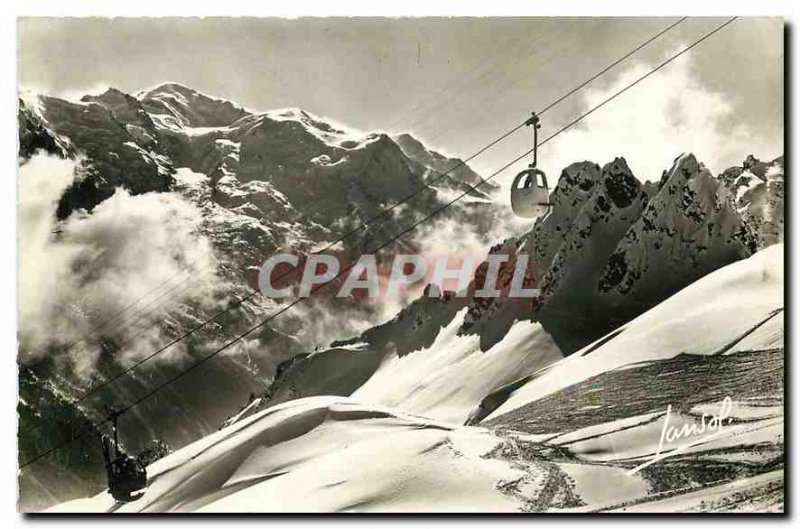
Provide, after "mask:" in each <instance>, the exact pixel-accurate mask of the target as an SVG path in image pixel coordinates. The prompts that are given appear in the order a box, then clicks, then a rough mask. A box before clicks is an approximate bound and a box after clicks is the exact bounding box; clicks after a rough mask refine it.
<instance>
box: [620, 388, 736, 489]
mask: <svg viewBox="0 0 800 529" xmlns="http://www.w3.org/2000/svg"><path fill="white" fill-rule="evenodd" d="M732 409H733V400H732V399H731V398H730V397H725V398H724V399H723V400H722V402H720V405H719V411H718V412H717V413H711V414H709V413H703V414H702V415H701V416H700V423H699V424H698V423H696V422H691V423H683V424H682V425H681V426H680V427H677V426H674V425H672V424H670V417H671V415H672V405H671V404H669V405H667V413H666V415H664V426H662V428H661V437H660V438H659V440H658V448H657V449H656V453H655V454H654V455H653V457H652V458H650V460H649V461H646V462H645V463H642V464H641V465H639V466H638V467H636V468H633V469H631V470H629V471H628V474H629V475H630V474H634V473H636V472H638V471H640V470H642V469H643V468H646V467H649V466H650V465H652V464H653V463H655V462H657V461H660V460H662V459H666V458H667V457H670V456H673V455H676V454H678V453H680V452H683V451H684V450H686V449H687V448H690V447H692V446H694V445H697V444H700V443H704V442H706V441H710V440H711V439H713V438H714V437H718V436H719V435H721V434H722V433H723V432H724V431H725V426H726V425H728V424H730V423H731V421H732V419H731V418H730V415H731V411H732ZM682 439H685V440H687V441H686V442H685V443H684V444H682V445H680V446H678V447H676V448H674V449H672V450H669V451H668V452H663V449H664V443H665V442H666V443H667V444H672V443H675V442H677V441H680V440H682Z"/></svg>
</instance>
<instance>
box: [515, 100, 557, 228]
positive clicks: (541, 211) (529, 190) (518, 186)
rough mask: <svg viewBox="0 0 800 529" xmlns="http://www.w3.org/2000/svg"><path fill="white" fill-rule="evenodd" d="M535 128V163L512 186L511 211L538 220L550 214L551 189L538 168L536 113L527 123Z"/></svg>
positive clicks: (537, 123) (542, 172)
mask: <svg viewBox="0 0 800 529" xmlns="http://www.w3.org/2000/svg"><path fill="white" fill-rule="evenodd" d="M525 125H528V126H533V162H532V163H531V164H530V165H529V166H528V168H527V169H525V170H523V171H522V172H520V173H519V174H518V175H517V176H516V177H515V178H514V182H513V183H512V184H511V209H512V210H513V211H514V214H515V215H517V216H518V217H523V218H526V219H538V218H539V217H543V216H545V215H547V213H549V212H550V206H551V203H550V189H549V188H548V187H547V176H546V175H545V174H544V171H542V170H541V169H537V167H536V151H537V147H538V140H539V134H538V130H539V128H540V127H541V125H539V116H537V115H536V113H533V115H532V116H531V117H530V118H529V119H528V121H526V122H525Z"/></svg>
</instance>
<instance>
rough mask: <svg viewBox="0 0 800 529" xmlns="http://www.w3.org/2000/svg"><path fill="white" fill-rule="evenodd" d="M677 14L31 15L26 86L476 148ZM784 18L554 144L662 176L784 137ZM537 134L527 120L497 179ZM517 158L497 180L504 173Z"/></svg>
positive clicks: (676, 37)
mask: <svg viewBox="0 0 800 529" xmlns="http://www.w3.org/2000/svg"><path fill="white" fill-rule="evenodd" d="M676 20H677V18H591V17H588V18H299V19H279V18H139V19H122V18H114V19H102V18H84V19H77V18H72V19H69V18H63V19H57V18H36V19H34V18H23V19H20V21H19V24H18V29H19V37H18V39H19V40H18V43H19V47H18V58H19V61H18V66H19V69H18V79H19V86H20V88H22V89H26V90H32V91H35V92H39V93H45V94H49V95H55V96H60V97H65V98H78V97H80V95H82V94H85V93H98V92H101V91H103V90H104V89H105V88H107V87H109V86H113V87H115V88H118V89H120V90H123V91H125V92H128V93H136V92H138V91H140V90H143V89H145V88H148V87H152V86H154V85H157V84H160V83H163V82H168V81H169V82H179V83H181V84H184V85H187V86H190V87H192V88H194V89H196V90H198V91H200V92H204V93H207V94H211V95H216V96H219V97H223V98H226V99H230V100H232V101H234V102H236V103H238V104H240V105H242V106H244V107H245V108H248V109H251V110H255V111H265V110H270V109H275V108H283V107H299V108H303V109H305V110H307V111H309V112H312V113H315V114H318V115H321V116H326V117H329V118H332V119H334V120H336V121H338V122H340V123H342V124H346V125H348V126H351V127H354V128H357V129H361V130H364V131H373V130H385V131H389V132H402V131H409V132H411V133H412V134H414V135H415V136H417V137H419V138H420V139H422V140H423V141H424V142H425V143H426V144H427V145H428V146H429V147H433V148H435V149H437V150H441V151H443V152H445V153H447V154H449V155H453V156H458V157H462V158H464V157H467V156H469V155H470V154H472V153H474V152H475V151H477V150H478V149H480V148H481V147H483V146H484V145H486V144H487V143H489V142H490V141H492V140H493V139H495V138H496V137H498V136H500V135H501V134H503V133H504V132H506V131H507V130H509V129H511V128H513V127H514V126H515V125H517V124H519V123H520V122H522V121H524V120H525V119H526V118H527V116H528V115H529V114H530V112H531V111H532V110H537V109H541V108H543V107H544V106H546V105H547V104H548V103H550V102H551V101H553V100H555V99H557V98H558V97H560V96H561V95H562V94H564V93H566V92H568V91H569V90H570V89H572V88H573V87H575V86H577V85H579V84H580V83H581V82H582V81H583V80H585V79H586V78H588V77H590V76H591V75H593V74H594V73H596V72H598V71H600V70H602V69H603V68H605V67H606V66H607V65H609V64H610V63H612V62H613V61H615V60H616V59H617V58H619V57H620V56H622V55H624V54H626V53H627V52H629V51H630V50H632V49H633V48H635V47H636V46H638V45H639V44H640V43H642V42H644V41H645V40H647V39H648V38H649V37H651V36H652V35H654V34H656V33H658V32H659V31H661V30H662V29H664V28H666V27H667V26H668V25H670V24H671V23H672V22H674V21H676ZM724 20H725V19H722V18H690V19H688V20H686V21H684V22H683V23H681V24H680V25H679V26H677V27H676V28H675V29H673V30H671V31H670V32H668V33H667V34H665V35H664V36H662V37H660V38H659V39H657V40H656V41H655V42H653V43H652V44H651V45H649V46H647V47H646V48H645V49H643V50H641V51H640V52H637V53H636V54H635V55H634V56H633V57H631V58H630V59H628V60H626V61H624V62H623V63H622V64H620V65H619V66H618V67H616V68H614V69H613V70H611V71H610V72H608V73H607V74H605V75H603V76H602V77H601V78H600V79H598V80H596V81H594V82H592V83H591V84H590V85H589V86H588V87H587V88H586V89H583V90H581V91H580V92H578V93H576V94H574V95H573V96H571V97H570V98H568V99H567V100H565V101H564V102H563V103H561V104H559V105H557V106H556V107H554V108H553V109H552V110H549V111H548V112H546V113H544V114H543V115H542V124H543V127H542V129H541V134H542V137H546V136H548V135H549V134H551V133H552V132H554V131H556V130H558V129H559V128H561V127H562V126H564V125H565V124H567V123H569V122H570V121H572V120H573V119H575V118H576V117H578V116H579V115H581V113H582V112H585V111H586V110H587V109H589V108H591V107H592V106H593V105H594V104H597V103H599V102H601V101H603V100H605V99H606V98H608V97H609V96H610V95H612V94H613V93H615V92H616V91H617V90H619V89H620V88H623V87H624V86H625V85H626V84H627V83H629V82H631V81H633V80H635V79H636V78H637V77H638V76H640V75H642V74H644V73H646V72H647V71H649V69H651V68H652V67H653V66H655V65H657V64H658V63H660V62H661V61H663V60H664V59H665V58H667V57H668V56H669V55H671V54H674V53H675V52H677V51H679V50H680V49H682V48H683V47H685V46H686V45H688V44H690V43H691V42H693V41H694V40H696V39H697V38H699V37H700V36H702V35H703V34H704V33H706V32H708V31H710V30H711V29H713V28H714V27H716V26H718V25H719V24H721V23H722V22H723V21H724ZM783 38H784V32H783V21H782V20H781V19H778V18H740V19H738V20H736V21H735V22H733V23H732V24H731V25H730V26H728V27H727V28H725V29H723V30H722V31H720V32H719V33H717V34H716V35H714V36H713V37H711V38H709V39H708V40H706V41H705V42H703V43H701V44H700V45H699V46H697V47H696V48H695V49H694V50H692V51H691V52H689V53H687V54H685V55H683V56H682V57H681V58H680V59H678V60H676V61H674V62H673V63H672V64H670V65H669V66H667V67H665V68H664V69H662V70H660V71H659V72H658V74H656V75H653V76H651V77H649V78H648V79H647V80H646V81H644V82H642V83H640V84H638V85H637V86H636V87H635V88H633V89H631V90H630V91H627V92H626V93H625V94H623V95H622V96H620V97H619V98H617V99H615V100H614V101H613V102H611V103H610V104H608V105H606V106H604V107H603V108H602V109H600V110H598V111H597V112H595V113H593V114H592V115H591V116H590V117H588V118H587V119H585V120H583V121H581V122H580V123H579V124H578V125H577V126H576V127H573V128H572V129H570V130H569V131H567V132H565V133H563V134H561V135H559V136H558V137H557V138H555V139H553V140H552V141H551V142H549V143H548V144H547V145H544V146H542V148H541V152H540V166H542V167H543V168H544V169H545V170H546V171H547V172H548V174H550V175H551V178H552V179H553V180H554V179H555V176H557V175H558V173H559V172H560V170H561V169H562V168H563V167H564V166H565V165H567V164H569V163H571V162H574V161H582V160H585V159H588V160H591V161H594V162H597V163H600V164H601V165H602V164H604V163H607V162H610V161H611V160H613V159H614V158H615V157H616V156H624V157H625V158H626V159H627V160H628V162H629V165H630V166H631V168H632V169H633V171H634V173H635V174H636V176H637V177H639V178H640V179H642V180H657V179H658V178H659V177H660V175H661V171H663V170H664V169H667V168H669V165H670V164H671V162H672V160H673V159H674V158H675V157H677V156H678V155H680V154H681V153H682V152H685V151H691V152H694V153H695V154H696V155H697V156H698V158H699V159H700V160H701V161H703V162H704V163H705V164H706V165H707V166H708V167H709V169H711V170H712V172H714V173H715V174H716V173H718V172H720V171H722V170H723V169H724V168H726V167H728V166H730V165H734V164H739V163H741V161H742V160H743V159H744V158H745V157H746V156H747V155H748V154H750V153H753V154H755V155H756V156H758V157H761V158H771V157H775V156H778V155H780V154H782V151H783V125H784V122H783V121H784V118H783V113H784V108H783V98H784V94H783V90H784V81H783V76H784V73H783V62H784V61H783ZM528 148H530V138H529V136H528V134H527V133H526V132H525V131H520V132H518V133H516V134H514V135H512V136H510V137H509V138H508V139H506V140H504V141H503V142H501V143H500V144H499V145H498V146H497V147H495V148H493V149H492V150H490V151H488V152H487V153H485V154H484V155H482V156H480V157H479V158H476V159H475V160H474V161H473V162H471V165H472V166H473V167H474V168H476V169H477V170H478V171H479V172H480V173H481V174H483V175H484V176H486V175H489V174H491V173H492V172H494V170H495V169H497V168H499V167H501V166H503V165H505V164H506V163H507V162H508V161H510V160H511V159H513V158H515V157H516V156H518V155H519V154H521V153H523V152H525V151H526V150H527V149H528ZM523 163H524V162H521V163H518V164H516V165H515V166H513V167H512V168H510V169H509V170H508V171H506V172H505V173H503V174H502V175H500V176H498V177H497V178H496V181H498V182H499V183H501V184H505V185H507V183H508V181H509V180H510V179H511V178H512V177H513V172H515V169H518V168H521V167H522V166H523Z"/></svg>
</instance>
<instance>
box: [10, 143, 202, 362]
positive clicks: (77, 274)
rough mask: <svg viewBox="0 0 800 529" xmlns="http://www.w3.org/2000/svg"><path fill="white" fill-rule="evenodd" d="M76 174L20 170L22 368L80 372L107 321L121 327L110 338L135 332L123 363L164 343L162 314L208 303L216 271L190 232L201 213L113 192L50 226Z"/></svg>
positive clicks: (54, 168) (31, 167)
mask: <svg viewBox="0 0 800 529" xmlns="http://www.w3.org/2000/svg"><path fill="white" fill-rule="evenodd" d="M75 167H76V162H75V161H72V160H62V159H59V158H55V157H51V156H46V155H42V154H39V155H36V156H34V157H33V158H31V159H30V160H29V161H28V162H26V163H24V164H23V165H22V166H21V167H20V169H19V206H18V215H19V233H18V246H19V278H18V296H19V306H18V309H19V340H20V361H21V362H23V363H24V362H25V361H27V360H31V359H35V358H40V357H42V356H43V355H48V354H50V355H53V354H57V355H59V356H61V357H62V358H60V360H69V361H70V364H71V366H72V367H73V368H75V369H76V371H77V372H78V373H82V372H86V370H87V369H89V368H91V367H93V366H94V363H95V361H96V359H97V357H98V355H99V354H100V347H99V344H98V337H99V334H100V333H98V329H102V328H104V327H105V328H113V327H114V325H115V323H123V325H121V326H120V327H119V328H117V329H114V330H113V331H112V332H110V333H108V334H111V335H114V336H115V338H116V339H117V340H118V341H125V339H126V338H130V337H131V336H132V335H133V334H134V333H136V334H137V336H136V339H135V340H132V341H131V344H129V345H128V346H127V347H125V348H124V349H123V350H122V351H120V353H119V355H120V356H121V357H125V358H126V359H132V358H137V357H139V356H140V355H143V354H146V353H149V352H151V351H152V350H153V347H154V346H156V344H158V343H160V342H161V341H162V340H163V337H162V336H161V332H160V330H159V326H158V325H157V323H158V322H159V321H160V320H162V319H163V316H164V312H165V310H167V309H169V308H174V306H175V304H176V303H179V302H186V301H200V302H202V301H205V300H206V299H208V296H209V295H210V293H211V289H212V285H213V284H214V274H215V272H214V271H215V267H214V266H213V264H214V259H213V255H212V253H211V247H210V244H209V242H208V241H207V240H206V239H205V238H203V237H201V236H199V235H198V234H197V231H196V230H197V226H198V224H199V222H200V212H199V211H198V210H197V208H196V207H195V206H193V205H192V204H190V203H188V202H186V201H184V200H182V199H181V198H180V197H178V196H177V195H175V194H173V193H148V194H143V195H138V196H131V195H130V194H129V193H128V192H126V191H124V190H122V189H119V190H117V192H116V193H115V194H114V195H113V196H112V197H111V198H109V199H108V200H106V201H104V202H103V203H101V204H100V205H99V206H97V207H96V208H95V209H94V211H93V212H92V214H91V215H88V214H85V213H83V212H75V213H73V214H72V215H71V216H70V217H68V218H67V219H66V220H64V221H61V222H57V221H56V219H55V211H56V205H57V203H58V200H59V198H60V196H61V194H62V193H63V191H64V190H65V189H66V187H67V186H68V185H69V184H71V183H72V181H73V179H74V174H75V173H74V171H75ZM184 280H189V281H188V282H186V283H184V284H181V282H182V281H184ZM177 285H179V286H177ZM175 286H177V287H176V288H174V289H173V290H171V291H170V292H169V293H167V294H166V295H164V296H163V297H162V298H161V299H157V298H158V297H159V296H161V295H162V294H164V293H166V292H167V290H168V289H172V288H173V287H175ZM137 310H140V312H138V313H137ZM121 312H122V313H123V314H124V316H122V317H120V318H118V319H116V320H114V321H115V323H111V324H107V325H104V324H106V323H107V322H109V320H112V319H113V318H114V316H115V315H117V314H120V313H121ZM137 318H141V319H138V321H137ZM134 322H136V323H137V324H136V325H130V326H129V324H132V323H134ZM139 333H141V334H139ZM82 340H85V341H82ZM75 342H78V343H75ZM73 344H74V345H73ZM69 345H72V347H70V348H69V349H68V350H67V351H66V352H65V346H69Z"/></svg>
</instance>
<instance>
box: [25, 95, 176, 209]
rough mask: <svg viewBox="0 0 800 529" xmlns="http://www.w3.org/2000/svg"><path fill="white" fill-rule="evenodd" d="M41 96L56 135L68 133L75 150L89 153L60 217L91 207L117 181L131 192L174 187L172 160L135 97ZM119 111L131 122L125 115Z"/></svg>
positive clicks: (44, 114) (63, 202)
mask: <svg viewBox="0 0 800 529" xmlns="http://www.w3.org/2000/svg"><path fill="white" fill-rule="evenodd" d="M40 101H41V107H42V110H41V114H42V117H43V119H44V120H46V122H47V123H48V125H49V128H50V130H51V131H52V133H53V135H55V136H58V137H60V138H65V139H66V141H65V143H68V144H69V145H70V147H71V149H72V151H71V152H72V153H73V154H80V155H81V156H83V157H85V158H84V159H83V161H82V164H81V167H80V170H79V174H78V175H76V176H77V178H76V181H75V183H74V184H73V186H71V187H70V188H69V189H68V190H67V191H66V192H65V193H64V196H63V197H62V199H61V203H60V204H59V208H58V216H59V218H65V217H66V216H68V215H69V214H70V213H71V212H72V211H74V210H76V209H85V210H87V211H91V210H92V208H94V207H95V206H96V205H97V204H99V203H100V202H102V201H103V200H105V199H107V198H108V197H110V196H111V195H113V194H114V190H115V189H116V188H117V187H123V188H125V189H127V190H128V191H130V192H131V193H132V194H140V193H146V192H148V191H167V190H168V189H170V186H171V184H172V182H173V180H172V176H171V175H172V172H173V169H172V166H171V164H170V163H169V161H168V160H167V159H166V158H165V157H164V155H163V151H162V150H161V148H160V146H159V145H158V143H157V141H156V140H155V130H154V129H153V127H152V123H150V124H149V125H148V123H147V118H146V115H143V110H142V109H141V107H140V106H139V105H138V102H136V100H132V99H128V98H125V97H124V95H122V94H117V93H113V92H112V93H109V92H107V93H106V94H104V95H102V96H98V97H94V98H88V99H87V100H86V102H84V103H72V102H69V101H64V100H61V99H57V98H53V97H46V96H42V97H41V98H40ZM106 105H108V106H106ZM118 114H119V115H120V116H122V118H121V119H123V120H129V121H131V122H130V123H127V122H126V121H121V120H120V119H118V118H117V115H118ZM136 123H140V124H143V125H148V126H149V130H148V129H147V128H145V127H143V126H140V125H139V124H136Z"/></svg>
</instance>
